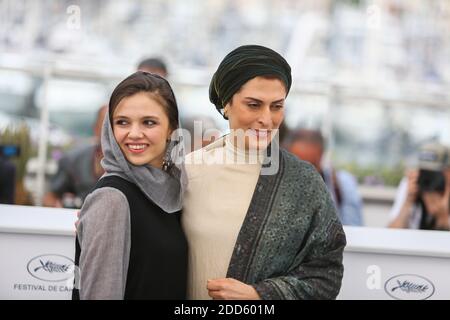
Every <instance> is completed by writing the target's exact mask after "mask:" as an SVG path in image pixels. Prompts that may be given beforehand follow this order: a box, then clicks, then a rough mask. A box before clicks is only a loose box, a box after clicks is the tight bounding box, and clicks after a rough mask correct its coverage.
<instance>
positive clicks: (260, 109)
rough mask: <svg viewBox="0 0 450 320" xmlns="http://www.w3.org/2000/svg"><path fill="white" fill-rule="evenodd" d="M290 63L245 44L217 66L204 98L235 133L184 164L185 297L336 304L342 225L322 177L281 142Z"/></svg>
mask: <svg viewBox="0 0 450 320" xmlns="http://www.w3.org/2000/svg"><path fill="white" fill-rule="evenodd" d="M290 87H291V71H290V66H289V65H288V63H287V62H286V61H285V60H284V59H283V57H281V56H280V55H279V54H278V53H276V52H275V51H273V50H271V49H269V48H265V47H262V46H256V45H251V46H242V47H239V48H237V49H235V50H234V51H232V52H231V53H229V54H228V55H227V56H226V57H225V58H224V60H223V61H222V63H221V64H220V65H219V68H218V69H217V71H216V73H215V74H214V76H213V78H212V81H211V85H210V100H211V102H212V103H213V104H214V105H215V106H216V108H217V110H218V111H219V112H220V113H221V114H222V115H223V116H224V118H225V119H227V120H228V121H229V126H230V129H231V134H229V135H227V136H225V137H222V138H220V139H218V140H217V141H215V142H214V143H212V144H210V145H209V146H207V147H205V148H203V149H200V150H198V151H195V152H193V153H191V154H190V155H188V156H187V158H186V172H187V177H188V182H189V183H188V187H187V190H186V192H185V197H184V205H183V210H184V211H183V214H182V224H183V227H184V231H185V233H186V236H187V239H188V244H189V275H188V287H189V290H188V297H189V298H191V299H208V298H211V297H212V298H214V299H334V298H335V297H336V296H337V294H338V293H339V289H340V286H341V280H342V275H343V265H342V253H343V249H344V246H345V244H346V240H345V234H344V232H343V229H342V225H341V223H340V222H339V219H338V217H337V214H336V210H335V207H334V205H333V202H332V199H331V197H330V195H329V194H328V192H327V189H326V186H325V185H324V183H323V181H322V179H321V177H320V176H319V175H318V174H317V172H316V171H315V170H314V168H313V167H312V166H311V165H309V164H307V163H306V162H303V161H300V160H298V159H296V157H294V156H292V155H291V154H289V153H288V152H286V151H285V150H282V149H279V148H278V144H277V134H276V133H277V129H278V128H279V126H280V125H281V123H282V121H283V118H284V105H285V99H286V97H287V94H288V92H289V89H290Z"/></svg>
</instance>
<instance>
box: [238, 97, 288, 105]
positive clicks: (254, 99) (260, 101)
mask: <svg viewBox="0 0 450 320" xmlns="http://www.w3.org/2000/svg"><path fill="white" fill-rule="evenodd" d="M244 99H248V100H253V101H255V102H259V103H263V101H262V100H259V99H256V98H252V97H245V98H244ZM284 100H285V99H284V98H283V99H280V100H276V101H273V102H271V104H276V103H280V102H284Z"/></svg>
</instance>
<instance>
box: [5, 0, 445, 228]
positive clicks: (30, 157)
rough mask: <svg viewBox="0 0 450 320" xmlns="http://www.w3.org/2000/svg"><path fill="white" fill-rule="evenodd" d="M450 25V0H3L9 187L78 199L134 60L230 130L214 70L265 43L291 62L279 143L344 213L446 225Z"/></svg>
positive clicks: (369, 221)
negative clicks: (102, 124) (217, 101)
mask: <svg viewBox="0 0 450 320" xmlns="http://www.w3.org/2000/svg"><path fill="white" fill-rule="evenodd" d="M449 35H450V1H447V0H433V1H427V0H335V1H331V0H277V1H270V0H245V1H244V0H210V1H201V0H189V1H185V0H127V1H115V0H78V1H76V0H70V1H68V0H67V1H66V0H14V1H13V0H0V202H1V203H15V204H19V205H45V206H63V207H71V208H79V207H80V206H81V204H82V201H83V197H84V196H85V194H86V193H87V192H88V191H89V189H90V188H91V186H92V183H93V182H95V181H96V179H97V178H98V177H99V176H101V174H102V170H101V167H99V165H98V160H99V159H100V158H101V150H99V148H98V135H99V132H98V130H99V129H98V127H99V120H98V118H99V117H100V118H101V116H102V114H103V112H104V108H102V106H104V105H105V104H107V102H108V101H107V100H108V97H109V95H110V93H111V91H112V89H113V88H114V87H115V85H117V83H118V82H119V81H120V80H121V79H123V78H124V77H125V76H127V75H128V74H130V73H131V72H133V71H135V70H136V69H141V70H150V71H152V72H156V73H159V74H161V75H163V76H165V77H167V78H168V79H169V81H170V82H171V83H172V84H173V87H174V91H175V94H176V96H177V99H178V103H179V106H180V113H181V123H182V124H183V126H184V127H185V128H187V129H189V130H193V129H192V128H193V123H194V121H195V120H196V121H202V122H201V123H202V130H204V131H205V130H208V129H216V130H217V131H219V132H221V133H223V134H224V133H226V132H227V123H226V122H225V121H224V120H223V119H222V118H221V116H220V115H219V114H218V113H217V112H216V110H215V108H214V106H213V105H212V104H211V103H210V102H209V99H208V86H209V81H210V78H211V76H212V73H213V71H214V70H215V68H216V67H217V65H218V63H219V62H220V60H221V59H222V58H223V56H224V55H225V54H226V53H227V52H229V51H231V50H232V49H233V48H235V47H237V46H239V45H242V44H261V45H265V46H268V47H270V48H273V49H274V50H276V51H278V52H280V53H281V54H282V55H283V56H284V57H285V58H286V59H287V61H288V62H289V63H290V64H291V66H292V72H293V80H294V81H293V87H292V90H291V93H290V95H289V98H288V100H287V105H286V119H285V123H284V126H283V135H282V138H283V141H282V143H283V145H284V147H286V148H287V149H288V150H289V151H291V152H292V153H294V154H296V155H297V156H299V157H300V158H302V159H304V160H307V161H310V162H311V163H313V164H314V165H315V167H316V168H317V170H318V171H319V172H320V173H321V174H322V176H323V178H324V181H325V182H326V184H327V186H328V187H329V190H330V192H331V193H332V195H333V198H334V199H335V201H336V204H337V206H338V208H339V212H340V215H341V220H342V221H343V223H344V224H348V225H363V226H379V227H385V226H386V227H387V226H391V227H410V228H422V229H439V230H440V229H444V230H447V229H448V215H449V202H450V199H449V198H448V197H449V194H448V190H447V189H448V187H446V184H447V186H448V181H449V179H450V176H449V174H448V172H449V167H450V161H449V157H450V151H449V149H448V148H449V146H450V90H449V88H450V58H449V57H450V36H449ZM149 58H150V59H149ZM207 143H208V141H206V140H205V141H201V143H200V145H205V144H207ZM430 194H431V195H430ZM430 197H431V198H430ZM430 199H431V200H430ZM427 217H428V218H427ZM429 217H431V218H429ZM445 221H447V223H446V224H445Z"/></svg>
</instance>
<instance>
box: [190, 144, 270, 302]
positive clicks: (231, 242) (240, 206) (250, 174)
mask: <svg viewBox="0 0 450 320" xmlns="http://www.w3.org/2000/svg"><path fill="white" fill-rule="evenodd" d="M256 160H258V159H249V156H248V153H245V152H243V151H242V150H240V149H237V148H235V147H234V146H233V145H232V144H231V143H230V141H229V139H228V138H227V137H225V138H221V139H219V140H218V141H216V142H214V143H212V144H210V145H208V146H207V147H205V148H203V149H200V150H197V151H195V152H193V153H191V154H189V155H188V156H187V157H186V172H187V177H188V181H189V184H188V187H187V190H186V192H185V195H184V205H183V214H182V224H183V228H184V232H185V233H186V237H187V240H188V244H189V267H188V298H189V299H211V298H210V297H209V296H208V290H207V289H206V284H207V280H208V279H218V278H225V277H226V274H227V270H228V265H229V263H230V259H231V255H232V253H233V250H234V246H235V243H236V240H237V236H238V234H239V230H240V228H241V226H242V223H243V221H244V218H245V215H246V214H247V210H248V207H249V205H250V201H251V198H252V196H253V192H254V190H255V186H256V183H257V180H258V177H259V173H260V170H261V164H260V163H261V161H256Z"/></svg>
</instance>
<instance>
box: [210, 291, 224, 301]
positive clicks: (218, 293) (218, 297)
mask: <svg viewBox="0 0 450 320" xmlns="http://www.w3.org/2000/svg"><path fill="white" fill-rule="evenodd" d="M208 295H209V296H210V297H211V298H213V299H214V300H225V297H224V293H223V291H221V290H209V291H208Z"/></svg>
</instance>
